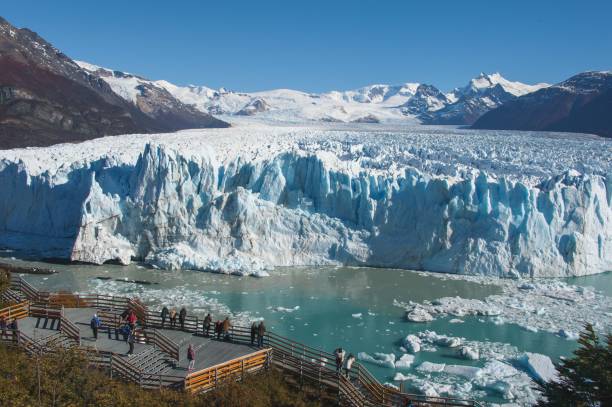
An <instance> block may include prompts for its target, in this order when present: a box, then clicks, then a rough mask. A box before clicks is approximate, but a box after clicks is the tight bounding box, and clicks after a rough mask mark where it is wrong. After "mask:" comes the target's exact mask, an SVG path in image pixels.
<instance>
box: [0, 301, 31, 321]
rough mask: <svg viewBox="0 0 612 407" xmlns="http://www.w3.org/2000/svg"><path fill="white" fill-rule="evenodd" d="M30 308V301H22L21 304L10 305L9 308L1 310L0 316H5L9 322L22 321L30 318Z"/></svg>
mask: <svg viewBox="0 0 612 407" xmlns="http://www.w3.org/2000/svg"><path fill="white" fill-rule="evenodd" d="M29 307H30V302H29V301H22V302H20V303H19V304H15V305H10V306H8V307H5V308H2V309H0V316H3V317H4V319H5V320H7V321H12V320H14V319H22V318H25V317H27V316H28V312H29V311H28V310H29Z"/></svg>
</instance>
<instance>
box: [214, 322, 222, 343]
mask: <svg viewBox="0 0 612 407" xmlns="http://www.w3.org/2000/svg"><path fill="white" fill-rule="evenodd" d="M221 333H223V322H221V321H217V322H215V334H217V339H221Z"/></svg>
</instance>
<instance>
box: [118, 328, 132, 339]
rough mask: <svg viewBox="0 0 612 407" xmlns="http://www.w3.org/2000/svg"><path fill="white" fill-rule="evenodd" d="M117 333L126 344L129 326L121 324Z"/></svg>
mask: <svg viewBox="0 0 612 407" xmlns="http://www.w3.org/2000/svg"><path fill="white" fill-rule="evenodd" d="M119 333H120V334H121V335H122V336H123V340H124V341H125V342H126V343H127V341H128V337H129V336H130V326H129V325H128V324H123V326H122V327H121V329H120V330H119Z"/></svg>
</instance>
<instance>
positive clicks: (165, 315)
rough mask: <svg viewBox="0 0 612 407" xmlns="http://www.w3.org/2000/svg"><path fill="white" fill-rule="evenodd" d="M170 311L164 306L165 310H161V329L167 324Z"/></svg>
mask: <svg viewBox="0 0 612 407" xmlns="http://www.w3.org/2000/svg"><path fill="white" fill-rule="evenodd" d="M169 312H170V311H168V307H166V306H165V305H164V308H162V310H161V327H162V329H163V328H164V324H165V323H166V318H168V314H169Z"/></svg>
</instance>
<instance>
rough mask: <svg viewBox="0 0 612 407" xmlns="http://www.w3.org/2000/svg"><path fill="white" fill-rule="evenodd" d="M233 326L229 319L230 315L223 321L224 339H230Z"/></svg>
mask: <svg viewBox="0 0 612 407" xmlns="http://www.w3.org/2000/svg"><path fill="white" fill-rule="evenodd" d="M231 327H232V323H231V322H230V320H229V317H225V320H224V321H223V326H222V328H223V339H224V340H226V341H229V340H230V329H231Z"/></svg>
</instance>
